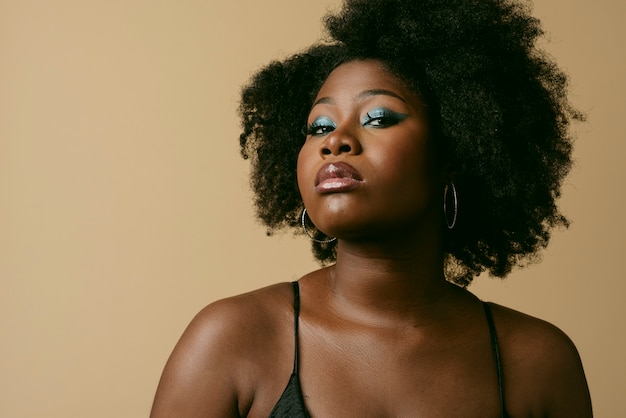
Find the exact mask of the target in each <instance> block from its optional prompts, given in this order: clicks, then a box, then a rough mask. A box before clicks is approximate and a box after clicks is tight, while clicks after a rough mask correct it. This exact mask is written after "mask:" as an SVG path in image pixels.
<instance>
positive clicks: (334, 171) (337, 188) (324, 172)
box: [315, 162, 363, 193]
mask: <svg viewBox="0 0 626 418" xmlns="http://www.w3.org/2000/svg"><path fill="white" fill-rule="evenodd" d="M362 181H363V179H362V177H361V174H359V172H358V171H357V170H356V169H355V168H354V167H352V166H351V165H350V164H347V163H343V162H336V163H329V164H326V165H324V166H323V167H322V168H320V170H319V171H318V172H317V176H316V178H315V190H316V191H318V192H319V193H337V192H343V191H348V190H352V189H354V188H355V187H357V186H358V185H359V184H360V183H361V182H362Z"/></svg>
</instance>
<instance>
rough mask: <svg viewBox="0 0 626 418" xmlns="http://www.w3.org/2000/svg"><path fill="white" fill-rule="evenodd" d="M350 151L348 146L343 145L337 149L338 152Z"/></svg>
mask: <svg viewBox="0 0 626 418" xmlns="http://www.w3.org/2000/svg"><path fill="white" fill-rule="evenodd" d="M350 151H352V148H350V145H348V144H345V145H342V146H340V147H339V152H340V153H341V152H350Z"/></svg>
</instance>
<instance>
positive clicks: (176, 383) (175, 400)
mask: <svg viewBox="0 0 626 418" xmlns="http://www.w3.org/2000/svg"><path fill="white" fill-rule="evenodd" d="M232 319H233V318H232V317H230V315H228V314H227V312H224V310H223V309H220V306H219V304H218V305H212V306H209V307H207V308H205V309H204V310H203V311H201V312H200V313H199V314H198V315H197V316H196V317H195V318H194V319H193V321H192V322H191V324H190V325H189V327H188V328H187V329H186V330H185V332H184V333H183V335H182V337H181V339H180V341H179V342H178V344H177V345H176V347H175V349H174V351H173V352H172V354H171V356H170V358H169V360H168V362H167V364H166V366H165V370H164V371H163V375H162V377H161V381H160V382H159V386H158V389H157V393H156V396H155V399H154V404H153V407H152V413H151V415H150V417H151V418H170V417H176V418H195V417H198V418H199V417H203V418H205V417H209V416H211V417H238V416H239V412H238V399H237V398H238V397H237V387H236V382H235V379H234V376H235V372H234V370H235V368H236V355H235V350H233V349H232V348H233V345H234V342H235V341H236V337H237V334H236V330H233V328H236V327H233V326H229V324H232Z"/></svg>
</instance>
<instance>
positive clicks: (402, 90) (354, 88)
mask: <svg viewBox="0 0 626 418" xmlns="http://www.w3.org/2000/svg"><path fill="white" fill-rule="evenodd" d="M379 89H381V90H388V91H391V92H393V93H396V94H397V95H398V96H400V97H402V98H403V99H404V100H405V101H414V100H417V97H416V96H415V94H413V93H412V92H411V91H410V90H409V89H408V88H407V87H406V85H405V84H404V82H403V81H402V80H401V79H400V78H398V77H397V76H396V75H394V74H393V73H391V72H390V71H389V70H387V69H386V68H385V66H384V65H383V64H382V63H380V62H379V61H375V60H363V61H349V62H346V63H344V64H341V65H339V66H338V67H337V68H335V69H334V70H333V71H332V72H331V73H330V74H329V76H328V78H326V81H324V84H322V87H321V88H320V91H319V93H318V94H317V98H316V100H319V99H320V98H324V97H331V98H332V97H337V96H347V97H356V96H358V95H359V93H361V92H363V91H366V90H379Z"/></svg>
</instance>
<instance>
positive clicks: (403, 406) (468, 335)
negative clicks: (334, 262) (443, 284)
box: [299, 328, 500, 418]
mask: <svg viewBox="0 0 626 418" xmlns="http://www.w3.org/2000/svg"><path fill="white" fill-rule="evenodd" d="M303 331H304V332H303V333H302V334H301V336H300V357H299V375H300V381H301V385H302V393H303V396H304V399H305V403H306V405H307V407H308V408H309V411H310V412H311V414H312V415H313V416H320V417H345V416H360V417H429V418H434V417H451V416H454V417H468V418H469V417H477V418H478V417H480V418H488V417H491V416H493V417H499V416H500V415H499V412H500V408H499V387H498V380H497V373H496V368H495V367H496V366H495V362H494V358H493V352H492V350H491V343H490V338H489V333H488V330H483V329H482V328H478V329H476V330H468V331H467V332H462V333H455V337H454V338H451V337H450V336H449V335H448V336H446V335H445V334H436V333H433V334H428V333H426V334H424V335H419V336H417V337H416V336H410V335H407V336H405V337H403V336H401V335H395V336H392V337H391V336H376V337H372V335H370V334H363V333H359V332H347V331H345V332H343V333H338V334H336V335H335V334H327V335H319V334H317V335H313V334H309V333H307V331H306V330H303Z"/></svg>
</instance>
